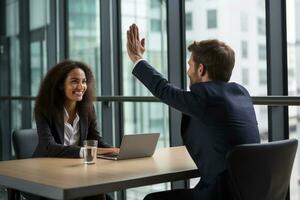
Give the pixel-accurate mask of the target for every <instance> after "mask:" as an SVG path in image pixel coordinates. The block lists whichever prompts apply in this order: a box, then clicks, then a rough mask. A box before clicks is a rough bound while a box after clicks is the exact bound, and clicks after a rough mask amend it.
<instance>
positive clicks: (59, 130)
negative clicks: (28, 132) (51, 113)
mask: <svg viewBox="0 0 300 200" xmlns="http://www.w3.org/2000/svg"><path fill="white" fill-rule="evenodd" d="M54 124H55V128H56V130H57V134H58V137H59V139H60V142H61V144H64V139H65V135H64V132H65V130H64V124H63V123H59V122H57V121H55V122H54Z"/></svg>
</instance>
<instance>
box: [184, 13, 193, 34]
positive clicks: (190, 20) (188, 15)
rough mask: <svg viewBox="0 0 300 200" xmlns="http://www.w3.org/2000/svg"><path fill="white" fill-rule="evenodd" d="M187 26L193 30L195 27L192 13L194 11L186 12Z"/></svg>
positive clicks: (187, 28)
mask: <svg viewBox="0 0 300 200" xmlns="http://www.w3.org/2000/svg"><path fill="white" fill-rule="evenodd" d="M185 28H186V30H192V29H193V15H192V13H186V16H185Z"/></svg>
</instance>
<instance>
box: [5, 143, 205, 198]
mask: <svg viewBox="0 0 300 200" xmlns="http://www.w3.org/2000/svg"><path fill="white" fill-rule="evenodd" d="M198 176H199V174H198V171H197V168H196V165H195V164H194V162H193V161H192V159H191V158H190V156H189V154H188V152H187V150H186V148H185V147H183V146H181V147H171V148H163V149H158V150H156V152H155V154H154V155H153V157H148V158H139V159H130V160H121V161H110V160H102V159H98V160H97V163H96V164H94V165H85V164H83V160H82V159H65V158H33V159H23V160H12V161H1V162H0V185H3V186H5V187H7V188H13V189H17V190H22V191H26V192H30V193H33V194H37V195H40V196H44V197H48V198H53V199H72V198H79V197H84V196H90V195H95V194H99V193H107V192H112V191H117V190H122V189H126V188H132V187H138V186H144V185H150V184H156V183H162V182H168V181H176V180H183V179H189V178H193V177H198Z"/></svg>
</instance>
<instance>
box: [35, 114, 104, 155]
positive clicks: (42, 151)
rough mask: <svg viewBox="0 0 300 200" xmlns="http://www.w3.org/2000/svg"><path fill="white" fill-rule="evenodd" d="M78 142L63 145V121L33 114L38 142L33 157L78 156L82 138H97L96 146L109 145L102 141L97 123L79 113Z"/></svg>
mask: <svg viewBox="0 0 300 200" xmlns="http://www.w3.org/2000/svg"><path fill="white" fill-rule="evenodd" d="M79 117H80V120H79V134H80V139H79V144H78V146H64V123H63V122H59V121H58V120H52V121H51V122H50V121H49V120H47V118H46V117H44V116H43V115H41V114H39V115H35V120H36V126H37V133H38V138H39V140H38V141H39V142H38V145H37V147H36V149H35V152H34V153H33V157H70V158H79V157H80V156H79V152H80V146H82V144H83V140H87V139H89V140H98V147H110V146H109V145H108V144H106V143H105V142H104V141H103V138H102V137H101V136H100V134H99V132H98V131H97V123H96V121H95V120H90V119H88V118H87V117H84V116H82V115H80V113H79Z"/></svg>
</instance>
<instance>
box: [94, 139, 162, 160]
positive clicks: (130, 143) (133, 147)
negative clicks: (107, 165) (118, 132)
mask: <svg viewBox="0 0 300 200" xmlns="http://www.w3.org/2000/svg"><path fill="white" fill-rule="evenodd" d="M158 138H159V133H146V134H136V135H124V136H123V139H122V142H121V146H120V152H119V154H97V158H103V159H109V160H125V159H131V158H142V157H150V156H152V155H153V153H154V151H155V148H156V144H157V141H158Z"/></svg>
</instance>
